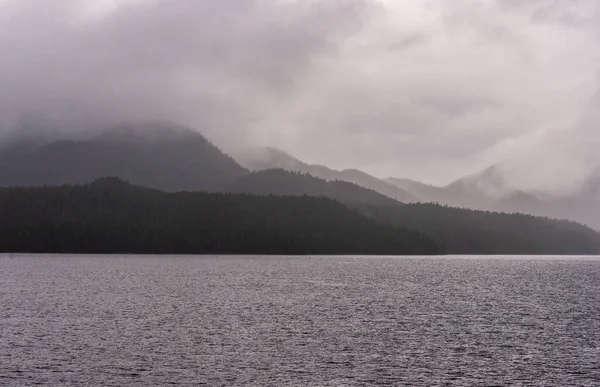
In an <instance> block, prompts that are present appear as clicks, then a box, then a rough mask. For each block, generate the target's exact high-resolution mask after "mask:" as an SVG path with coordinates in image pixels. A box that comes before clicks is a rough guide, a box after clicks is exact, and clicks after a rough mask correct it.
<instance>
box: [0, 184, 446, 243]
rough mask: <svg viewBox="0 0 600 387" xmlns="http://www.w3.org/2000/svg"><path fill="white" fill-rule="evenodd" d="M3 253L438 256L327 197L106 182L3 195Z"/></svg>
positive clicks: (419, 237)
mask: <svg viewBox="0 0 600 387" xmlns="http://www.w3.org/2000/svg"><path fill="white" fill-rule="evenodd" d="M0 213H2V215H3V218H2V222H1V223H0V250H1V251H4V252H53V253H140V254H142V253H149V254H160V253H164V254H167V253H169V254H202V253H223V254H252V253H257V254H258V253H260V254H439V253H442V252H443V249H442V247H441V246H440V245H439V244H437V243H436V242H434V241H433V240H432V239H431V238H429V237H427V236H425V235H424V234H422V233H419V232H415V231H409V230H406V229H403V228H399V227H393V226H389V225H384V224H381V223H378V222H377V221H375V220H372V219H368V218H366V217H363V216H361V215H360V214H358V213H356V212H354V211H352V210H350V209H349V208H346V207H344V206H343V205H342V204H340V203H338V202H335V201H333V200H330V199H326V198H316V197H308V196H304V197H292V196H287V197H285V196H284V197H275V196H262V197H261V196H252V195H247V194H217V193H200V192H194V193H187V192H182V193H163V192H160V191H156V190H152V189H147V188H141V187H135V186H132V185H129V184H127V183H125V182H123V181H121V180H118V179H114V178H108V179H101V180H99V181H97V182H95V183H92V184H88V185H82V186H60V187H46V188H5V189H1V190H0Z"/></svg>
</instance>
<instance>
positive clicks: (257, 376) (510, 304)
mask: <svg viewBox="0 0 600 387" xmlns="http://www.w3.org/2000/svg"><path fill="white" fill-rule="evenodd" d="M0 335H1V336H0V385H2V386H32V385H42V386H197V385H207V386H368V385H392V386H402V385H410V386H505V385H511V386H600V258H593V257H592V258H578V257H485V258H484V257H437V258H433V257H431V258H427V257H425V258H401V257H225V256H223V257H170V256H162V257H157V256H154V257H149V256H146V257H142V256H50V255H48V256H26V255H0Z"/></svg>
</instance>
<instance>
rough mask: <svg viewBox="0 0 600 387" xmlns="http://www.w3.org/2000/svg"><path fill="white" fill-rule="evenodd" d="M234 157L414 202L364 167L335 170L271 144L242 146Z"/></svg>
mask: <svg viewBox="0 0 600 387" xmlns="http://www.w3.org/2000/svg"><path fill="white" fill-rule="evenodd" d="M234 157H235V158H236V159H237V160H238V161H239V162H240V164H242V165H244V166H245V167H246V168H248V169H250V170H255V171H261V170H265V169H273V168H280V169H284V170H287V171H292V172H301V173H306V174H309V175H311V176H314V177H319V178H321V179H324V180H329V181H335V180H339V181H346V182H349V183H353V184H356V185H358V186H361V187H364V188H367V189H370V190H373V191H376V192H379V193H380V194H382V195H385V196H387V197H390V198H392V199H395V200H398V201H400V202H413V201H416V200H417V197H415V196H413V195H411V194H410V193H409V192H407V191H406V190H404V189H401V188H398V187H396V186H394V185H393V184H390V183H388V182H385V181H383V180H380V179H378V178H376V177H374V176H371V175H369V174H368V173H365V172H363V171H359V170H357V169H344V170H341V171H338V170H335V169H332V168H328V167H326V166H323V165H316V164H307V163H305V162H302V161H300V160H298V159H297V158H295V157H294V156H292V155H290V154H288V153H286V152H284V151H282V150H279V149H276V148H272V147H264V148H250V149H245V150H244V151H242V152H239V153H238V154H237V155H236V156H234Z"/></svg>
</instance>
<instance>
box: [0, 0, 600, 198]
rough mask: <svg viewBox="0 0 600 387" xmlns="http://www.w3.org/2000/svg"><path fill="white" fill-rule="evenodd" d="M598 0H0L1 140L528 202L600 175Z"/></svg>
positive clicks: (599, 3)
mask: <svg viewBox="0 0 600 387" xmlns="http://www.w3.org/2000/svg"><path fill="white" fill-rule="evenodd" d="M599 54H600V2H599V1H597V0H568V1H567V0H528V1H522V0H452V1H449V0H162V1H161V0H44V1H41V0H0V55H1V58H0V126H4V127H6V126H8V125H10V124H11V123H12V122H13V121H15V120H16V119H17V118H18V117H19V114H21V113H23V112H28V113H30V114H35V115H39V116H51V117H53V120H54V121H56V122H62V123H64V124H65V125H67V124H68V123H73V122H77V123H78V125H79V126H80V127H81V126H82V124H81V122H86V123H96V122H104V121H115V120H117V121H118V120H123V119H128V120H130V119H155V118H160V119H170V120H174V121H177V122H179V123H182V124H186V125H190V126H193V127H194V128H197V129H198V130H200V131H201V132H203V133H204V134H205V135H206V136H207V137H208V138H209V139H211V140H213V141H214V142H215V143H216V144H217V145H219V146H221V147H222V148H224V149H226V150H227V149H232V148H233V147H236V146H238V147H239V146H241V145H243V144H255V145H272V146H276V147H279V148H281V149H283V150H286V151H288V152H290V153H292V154H293V155H295V156H297V157H298V158H300V159H302V160H305V161H308V162H313V163H323V164H327V165H329V166H332V167H336V168H348V167H357V168H361V169H364V170H366V171H368V172H371V173H374V174H376V175H378V176H381V177H386V176H397V177H410V178H416V179H420V180H424V181H427V182H433V183H446V182H449V181H451V180H453V179H455V178H457V177H460V176H462V175H465V174H469V173H473V172H475V171H477V170H479V169H482V168H485V167H487V166H489V165H492V164H496V163H502V165H503V166H504V167H503V168H505V169H506V170H507V171H509V175H510V179H512V181H513V182H514V183H515V184H517V185H521V186H524V187H532V186H533V187H541V188H546V187H550V186H555V185H560V186H561V187H563V188H564V186H565V185H567V186H568V185H574V184H578V183H579V182H580V181H582V180H583V179H584V178H585V177H586V175H587V174H589V173H591V172H592V171H593V170H594V168H597V167H598V166H599V165H600V160H599V157H598V156H597V153H600V152H597V151H596V150H597V149H600V127H599V125H598V124H599V123H600V117H599V114H600V113H598V112H600V92H599V91H598V90H599V89H598V88H599V83H598V81H599V80H600V78H599V75H600V72H599V70H600V56H599Z"/></svg>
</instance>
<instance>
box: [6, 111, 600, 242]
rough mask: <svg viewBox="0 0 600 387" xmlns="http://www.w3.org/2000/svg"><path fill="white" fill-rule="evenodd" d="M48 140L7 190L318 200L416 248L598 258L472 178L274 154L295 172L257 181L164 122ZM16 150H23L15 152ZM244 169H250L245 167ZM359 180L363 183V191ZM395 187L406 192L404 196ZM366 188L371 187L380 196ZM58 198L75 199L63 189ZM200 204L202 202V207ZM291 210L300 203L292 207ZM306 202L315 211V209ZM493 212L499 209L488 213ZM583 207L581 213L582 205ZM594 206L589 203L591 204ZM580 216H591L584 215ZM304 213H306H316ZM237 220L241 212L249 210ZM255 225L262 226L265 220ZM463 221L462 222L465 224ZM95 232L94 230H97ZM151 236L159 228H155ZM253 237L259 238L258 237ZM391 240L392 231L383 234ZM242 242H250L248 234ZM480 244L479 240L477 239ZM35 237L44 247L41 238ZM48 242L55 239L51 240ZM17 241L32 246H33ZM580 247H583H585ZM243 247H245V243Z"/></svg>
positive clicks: (559, 225) (590, 235)
mask: <svg viewBox="0 0 600 387" xmlns="http://www.w3.org/2000/svg"><path fill="white" fill-rule="evenodd" d="M42 140H44V141H42ZM46 141H47V140H45V139H43V138H40V139H39V141H29V140H28V141H26V142H27V143H29V144H30V145H31V146H28V147H22V146H15V147H12V148H11V147H8V148H5V149H4V150H3V151H0V160H2V161H1V162H0V185H2V186H30V187H37V186H64V185H65V184H67V185H82V184H86V183H91V182H93V181H97V180H98V179H102V184H101V185H100V187H104V188H106V187H113V188H115V189H117V191H115V192H116V195H117V196H118V197H120V198H121V199H118V200H119V202H121V200H123V203H124V202H127V201H129V200H136V199H135V197H136V196H140V195H141V196H145V194H143V191H140V190H137V191H136V190H131V189H128V188H125V189H123V186H124V184H128V183H123V182H121V180H114V179H115V178H118V179H122V180H125V181H129V182H133V183H135V184H136V185H139V186H144V187H149V188H152V189H157V190H161V191H166V192H179V191H194V192H197V191H208V192H214V193H215V194H216V195H222V196H224V197H226V196H227V195H231V194H238V195H239V194H245V195H250V196H261V197H264V198H265V200H264V201H263V202H260V203H262V204H260V205H259V207H257V209H256V210H257V211H259V210H260V211H267V212H268V211H271V209H269V202H270V200H271V199H269V198H276V197H319V198H325V199H327V200H334V201H337V202H338V203H341V204H343V205H345V206H346V208H348V209H351V210H352V211H354V212H355V213H356V214H357V215H358V216H361V217H364V218H368V219H370V220H371V221H376V222H379V223H383V224H386V225H389V226H392V227H402V228H403V229H407V230H408V229H410V230H412V231H413V232H415V233H416V234H414V235H413V234H407V235H413V237H414V238H416V240H419V238H420V237H418V235H425V236H427V237H428V238H432V239H431V240H432V241H434V244H437V245H439V246H441V247H442V248H443V249H444V251H447V252H452V253H456V254H462V253H469V254H471V253H472V254H475V253H477V254H501V253H506V254H517V253H522V254H525V253H531V254H546V253H551V252H556V253H559V252H560V253H572V254H590V253H595V252H598V251H600V235H599V234H597V233H594V232H593V231H591V230H590V229H587V228H585V227H583V226H579V225H572V224H571V223H569V222H565V221H563V222H558V221H553V220H551V219H547V218H534V217H524V216H523V215H508V214H504V215H502V214H494V213H491V212H489V210H491V209H493V210H496V211H498V210H501V211H507V212H514V210H515V208H516V207H515V203H516V204H518V205H520V206H521V207H519V208H518V210H519V211H521V212H528V211H529V212H531V208H533V207H532V206H533V204H536V205H537V204H538V201H537V198H535V197H532V196H531V195H527V194H524V193H515V194H513V195H508V196H505V197H503V198H502V199H503V201H500V200H499V199H498V198H495V197H494V200H495V201H493V202H492V201H490V202H486V201H485V200H488V199H487V197H486V196H485V195H483V194H482V192H483V191H481V190H478V189H475V188H477V187H479V186H480V184H479V183H478V182H477V180H476V179H475V178H474V177H469V178H468V179H466V183H464V184H456V185H453V186H451V187H433V186H428V185H426V184H421V183H418V182H415V181H412V180H408V179H388V180H387V181H383V180H380V179H377V178H376V177H374V176H371V175H368V174H366V173H364V172H361V171H357V170H342V171H336V170H335V169H332V168H327V167H324V166H311V165H309V164H306V163H303V162H301V161H299V160H298V159H295V158H293V157H291V156H289V155H288V154H286V153H284V152H280V151H276V150H272V149H271V150H270V151H269V152H268V154H270V155H271V158H268V159H265V158H262V159H259V160H258V161H260V163H261V164H260V165H261V168H266V167H276V166H284V167H286V168H287V170H286V169H283V168H275V169H264V170H259V171H255V172H251V171H250V170H249V169H246V168H244V167H242V166H241V165H239V164H238V163H237V162H236V161H235V160H234V159H232V158H231V157H229V156H227V155H226V154H225V153H223V152H222V151H221V150H219V149H218V148H217V147H215V146H214V145H212V144H211V142H209V141H208V140H207V139H206V138H205V137H204V136H202V135H201V134H199V133H197V132H195V131H193V130H191V129H189V128H186V127H182V126H179V125H176V124H172V123H168V122H161V121H148V122H138V123H126V124H121V125H118V126H116V127H111V128H109V129H106V130H104V131H101V132H100V134H98V135H96V136H94V137H92V138H90V139H85V140H52V141H50V142H46ZM18 143H21V142H16V143H15V144H18ZM33 144H35V145H33ZM246 165H248V163H247V162H246ZM299 171H303V172H299ZM309 172H313V173H314V174H321V175H324V176H325V177H327V179H323V178H320V177H316V176H313V175H312V174H310V173H309ZM488 175H489V172H488V174H486V175H484V177H485V178H486V179H488V180H491V181H492V182H496V180H497V179H495V178H492V179H490V178H489V176H488ZM107 177H110V178H112V180H110V179H108V180H107V179H106V178H107ZM115 181H116V182H117V183H115V184H116V186H115V184H113V183H114V182H115ZM355 181H356V182H358V183H355ZM486 181H487V180H486ZM111 182H112V183H111ZM119 182H120V183H119ZM467 183H469V184H471V183H474V187H475V188H472V189H471V188H470V187H471V186H470V185H469V184H467ZM394 184H397V185H399V186H400V187H402V188H399V187H396V186H395V185H394ZM365 186H369V187H373V189H371V188H366V187H365ZM455 186H460V187H461V189H462V191H461V190H458V189H455V188H453V187H455ZM389 187H394V188H395V190H390V189H389ZM104 188H102V189H104ZM597 188H598V184H596V185H590V186H589V190H588V191H589V192H588V193H589V197H590V199H591V200H595V199H596V198H595V197H594V194H595V193H597ZM111 189H112V188H111ZM6 192H7V193H8V194H9V197H13V196H11V195H17V196H20V195H21V194H23V195H25V194H32V195H34V197H35V203H36V205H39V206H41V207H42V208H43V207H44V206H46V205H48V206H50V207H52V205H53V204H52V203H53V202H51V201H50V202H46V199H44V197H45V196H44V195H45V193H48V194H49V193H56V192H59V191H53V190H46V191H44V190H38V189H37V188H32V189H31V190H30V191H27V190H21V191H19V190H12V191H11V190H9V191H6ZM60 192H63V193H66V192H70V191H69V190H67V189H65V190H63V191H60ZM73 192H81V191H73ZM390 192H393V193H394V194H395V195H396V197H400V196H399V194H398V193H403V194H404V197H408V198H410V200H411V201H429V202H431V201H436V202H438V203H443V201H442V200H441V199H440V198H441V196H440V195H443V194H444V195H445V194H447V195H449V196H448V197H450V198H459V199H460V200H465V201H472V200H473V198H478V199H480V200H481V203H482V204H481V207H482V209H484V210H488V211H485V212H475V211H472V210H468V209H451V208H449V207H444V206H440V205H431V206H429V207H427V206H425V207H423V206H418V205H416V206H415V205H409V204H403V202H401V201H399V200H397V199H396V198H393V197H391V196H388V195H389V194H390ZM409 192H410V193H409ZM586 192H587V191H586ZM130 193H134V194H133V197H130V196H129V194H130ZM419 195H420V197H419ZM428 195H429V196H428ZM436 195H437V196H438V197H437V199H438V200H433V197H432V196H436ZM452 195H454V196H452ZM200 197H201V196H197V198H200ZM217 197H220V196H217ZM172 198H173V199H172V200H176V198H182V199H183V198H186V197H185V196H181V195H179V196H173V197H172ZM13 199H15V200H16V199H18V197H13ZM13 199H10V200H13ZM219 200H221V199H219ZM273 200H274V199H273ZM243 202H244V200H242V201H241V202H239V203H238V204H240V205H241V203H243ZM406 202H408V201H406ZM20 203H21V204H20V205H23V206H26V205H27V204H26V203H25V202H20ZM85 203H88V202H85ZM148 203H150V202H148ZM182 203H183V202H182ZM225 203H226V202H225ZM289 203H290V205H292V203H295V202H294V201H290V202H289ZM297 203H300V202H297ZM303 203H305V204H307V203H313V204H314V205H317V202H303ZM490 203H491V204H493V205H494V206H495V207H496V208H485V207H486V206H487V205H488V204H490ZM532 203H533V204H532ZM577 203H578V205H583V202H577ZM32 204H33V203H32ZM443 204H445V203H443ZM491 204H490V205H491ZM567 204H569V202H568V201H567V202H565V206H566V205H567ZM82 205H83V204H82ZM88 205H90V204H89V203H88V204H85V206H88ZM190 205H191V204H190ZM274 205H275V203H274ZM500 205H502V207H501V206H500ZM586 205H590V204H589V203H587V204H586ZM457 206H458V205H457ZM463 207H466V206H463ZM545 208H546V207H540V210H539V211H537V212H538V215H541V216H550V215H549V214H548V213H546V212H544V209H545ZM569 208H571V207H569ZM581 208H582V209H583V207H581ZM571 209H572V208H571ZM82 210H83V209H82ZM88 210H92V209H91V208H88V209H87V210H86V211H88ZM223 210H225V209H223ZM305 210H308V208H306V209H305ZM313 210H316V209H313ZM53 211H54V210H53ZM73 211H75V210H73ZM236 211H237V210H236ZM239 211H242V207H240V209H239ZM286 211H287V210H286ZM311 211H312V210H311ZM234 212H235V211H234ZM41 213H42V212H41ZM590 213H591V212H590V211H583V210H582V212H581V214H582V216H583V215H585V214H590ZM15 216H16V215H15ZM240 216H241V215H240ZM244 216H246V215H244ZM253 216H254V215H253ZM261 216H262V215H261ZM36 219H37V218H36ZM132 219H133V218H132ZM197 219H198V222H201V221H202V219H203V218H202V217H201V216H200V214H198V217H197ZM211 219H212V218H211ZM252 219H254V220H255V221H259V218H252ZM453 219H454V220H453ZM582 219H583V218H582ZM585 219H587V218H585ZM459 220H460V222H458V221H459ZM188 221H192V220H190V219H187V220H186V222H188ZM288 221H289V222H290V224H293V223H294V222H295V220H294V218H293V217H292V218H289V219H288ZM249 222H250V220H249ZM34 223H35V222H34ZM24 224H25V223H24ZM27 224H29V223H27ZM249 224H250V223H249ZM191 225H192V223H189V224H188V226H189V227H192V226H191ZM30 226H31V227H33V226H34V225H33V224H29V226H27V227H30ZM88 226H89V227H92V225H91V224H90V225H88ZM18 227H21V226H18ZM23 227H25V226H23ZM56 227H59V228H61V229H62V228H63V227H66V229H69V230H71V228H70V227H72V225H66V224H62V223H61V224H60V225H59V224H57V225H56ZM152 227H158V226H156V225H154V226H152ZM169 227H171V226H169ZM173 227H175V226H173ZM186 227H187V226H186ZM290 227H292V226H290ZM18 229H20V228H18ZM18 229H10V230H7V232H9V231H10V233H12V234H6V235H13V236H14V237H15V238H17V236H18V238H25V237H26V235H29V233H32V232H33V231H32V230H34V229H30V228H28V229H27V230H29V231H27V232H26V233H25V234H21V232H22V231H18ZM90 230H91V229H90ZM382 230H383V229H382ZM473 230H477V232H476V233H475V234H473V232H475V231H473ZM55 231H56V230H54V231H51V230H50V231H48V232H50V234H48V235H55V234H52V233H53V232H55ZM247 231H248V232H249V233H251V230H250V229H248V230H247ZM389 231H390V230H389V229H387V231H385V232H386V233H387V232H389ZM23 232H24V231H23ZM69 232H71V231H69ZM90 232H91V231H90ZM98 232H100V231H98ZM102 232H104V231H102ZM148 232H149V233H150V234H148V235H151V234H153V233H157V232H159V231H158V230H156V229H155V228H152V229H149V231H148ZM182 232H185V233H188V232H189V230H188V229H185V230H182ZM239 232H240V233H243V230H239ZM270 232H271V231H268V232H267V234H264V235H262V236H261V238H263V237H264V238H266V235H268V234H269V233H270ZM302 232H304V231H302ZM15 233H16V234H15ZM111 235H112V234H111ZM148 235H146V236H144V238H146V237H147V236H148ZM186 235H187V234H186ZM239 235H240V238H242V236H241V235H242V234H239ZM473 235H478V236H477V237H476V238H474V237H473ZM34 237H36V238H37V236H35V233H34ZM47 237H48V238H50V236H47ZM413 237H407V238H408V239H407V238H404V239H403V240H404V241H405V243H407V244H408V245H411V243H412V242H410V238H413ZM44 238H46V237H44ZM78 238H79V237H78ZM165 238H167V239H165V243H168V244H171V243H174V242H173V240H171V239H169V238H171V237H167V236H165ZM286 238H288V237H286ZM289 238H291V236H289ZM310 238H313V239H314V238H317V236H316V235H314V236H312V237H310ZM19 240H24V241H27V240H29V239H27V238H25V239H19ZM32 240H35V239H32ZM227 240H228V241H229V242H224V243H225V245H224V246H225V247H227V246H234V245H235V246H238V245H237V244H236V243H238V242H234V241H232V240H229V239H227ZM577 241H579V242H580V243H579V244H578V242H577ZM596 242H598V244H596ZM36 243H38V242H36ZM65 243H66V242H65ZM82 243H84V242H82ZM302 243H305V242H302ZM306 243H308V245H309V246H313V245H312V244H311V243H316V244H317V245H318V242H317V241H316V240H315V241H313V242H310V243H309V242H308V241H307V242H306ZM336 243H337V242H336ZM373 243H375V242H373ZM386 243H387V242H386ZM415 243H416V242H415ZM419 243H421V242H419ZM27 244H28V242H23V245H19V246H21V247H19V249H21V248H25V247H26V246H27ZM67 245H68V244H66V245H65V246H67ZM44 246H51V245H44ZM82 246H86V244H85V243H84V244H83V245H82ZM123 246H125V245H123ZM171 246H174V245H171ZM239 246H246V245H244V244H241V245H239ZM265 246H266V245H265ZM315 246H316V245H315ZM225 247H224V248H225ZM596 247H598V249H596ZM95 248H96V247H94V249H95ZM173 248H175V247H173ZM206 248H207V247H206V246H204V247H202V246H200V245H198V247H197V248H194V249H193V250H190V251H204V250H202V249H206ZM240 248H242V247H240ZM244 248H245V247H244ZM432 248H433V247H432ZM82 249H83V250H81V251H86V249H85V248H83V247H82ZM262 249H265V250H264V251H269V250H268V249H266V247H264V246H263V247H261V248H260V249H258V250H252V249H251V250H248V251H255V252H256V251H260V250H262ZM60 251H66V250H60ZM78 251H79V250H78ZM90 251H96V250H90ZM135 251H137V250H135ZM140 251H141V250H140ZM182 251H183V250H182ZM206 251H212V250H210V249H209V250H206ZM222 251H225V250H222ZM236 251H237V250H236ZM281 251H282V252H283V251H285V250H281ZM315 251H317V250H315ZM323 251H324V250H323ZM332 251H333V250H332ZM340 251H341V250H340ZM344 251H345V250H344ZM348 251H350V250H348ZM357 251H358V250H357ZM360 251H367V250H360ZM373 251H376V250H373ZM399 251H400V250H399Z"/></svg>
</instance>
